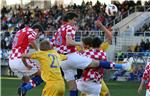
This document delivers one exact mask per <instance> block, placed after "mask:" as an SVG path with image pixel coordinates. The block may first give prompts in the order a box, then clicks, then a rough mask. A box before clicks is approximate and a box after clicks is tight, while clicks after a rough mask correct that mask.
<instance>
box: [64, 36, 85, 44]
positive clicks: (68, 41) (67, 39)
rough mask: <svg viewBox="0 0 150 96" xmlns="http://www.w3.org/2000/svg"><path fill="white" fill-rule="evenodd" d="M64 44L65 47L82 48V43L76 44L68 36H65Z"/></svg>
mask: <svg viewBox="0 0 150 96" xmlns="http://www.w3.org/2000/svg"><path fill="white" fill-rule="evenodd" d="M66 44H67V46H82V42H76V41H74V40H72V38H71V37H70V36H66Z"/></svg>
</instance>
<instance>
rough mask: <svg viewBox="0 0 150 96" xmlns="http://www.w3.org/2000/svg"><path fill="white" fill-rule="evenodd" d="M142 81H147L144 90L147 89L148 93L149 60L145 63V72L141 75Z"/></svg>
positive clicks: (149, 78)
mask: <svg viewBox="0 0 150 96" xmlns="http://www.w3.org/2000/svg"><path fill="white" fill-rule="evenodd" d="M143 79H145V80H148V83H147V85H146V89H149V91H150V60H149V61H147V64H146V67H145V71H144V74H143Z"/></svg>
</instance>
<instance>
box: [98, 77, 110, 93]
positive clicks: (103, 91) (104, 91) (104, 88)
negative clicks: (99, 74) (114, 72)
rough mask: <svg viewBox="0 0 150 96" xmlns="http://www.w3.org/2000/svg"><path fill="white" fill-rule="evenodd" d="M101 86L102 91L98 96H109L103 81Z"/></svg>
mask: <svg viewBox="0 0 150 96" xmlns="http://www.w3.org/2000/svg"><path fill="white" fill-rule="evenodd" d="M101 84H102V89H101V92H100V96H110V95H109V89H108V87H107V85H106V83H105V81H104V80H103V79H102V81H101Z"/></svg>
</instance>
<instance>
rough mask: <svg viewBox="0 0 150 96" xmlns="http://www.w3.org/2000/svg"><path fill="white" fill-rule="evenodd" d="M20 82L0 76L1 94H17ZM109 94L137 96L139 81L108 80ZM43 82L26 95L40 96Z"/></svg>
mask: <svg viewBox="0 0 150 96" xmlns="http://www.w3.org/2000/svg"><path fill="white" fill-rule="evenodd" d="M20 83H21V81H20V80H18V79H17V78H12V77H1V96H18V95H17V88H18V86H19V84H20ZM107 85H108V87H109V89H110V94H111V96H138V95H137V89H138V87H139V82H136V81H129V82H117V81H109V82H108V83H107ZM43 86H44V83H43V84H42V85H40V86H38V87H36V88H34V89H32V90H31V91H29V92H28V93H27V96H41V93H42V88H43ZM65 96H68V90H67V88H66V92H65ZM140 96H145V89H144V90H143V91H142V93H141V94H140Z"/></svg>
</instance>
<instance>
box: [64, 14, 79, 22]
mask: <svg viewBox="0 0 150 96" xmlns="http://www.w3.org/2000/svg"><path fill="white" fill-rule="evenodd" d="M77 18H78V15H77V14H76V13H73V12H69V13H66V15H65V16H64V17H63V21H64V22H66V23H69V24H71V25H74V24H75V23H76V20H77Z"/></svg>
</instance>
